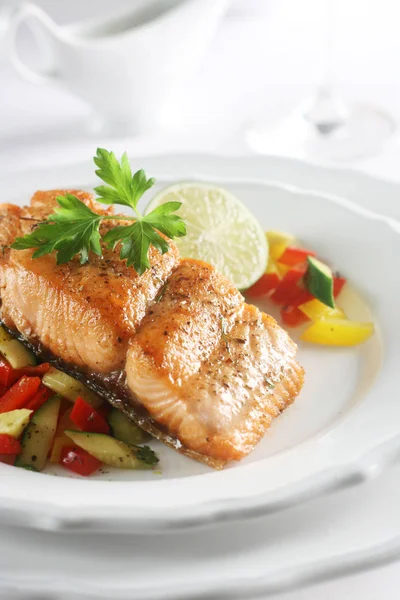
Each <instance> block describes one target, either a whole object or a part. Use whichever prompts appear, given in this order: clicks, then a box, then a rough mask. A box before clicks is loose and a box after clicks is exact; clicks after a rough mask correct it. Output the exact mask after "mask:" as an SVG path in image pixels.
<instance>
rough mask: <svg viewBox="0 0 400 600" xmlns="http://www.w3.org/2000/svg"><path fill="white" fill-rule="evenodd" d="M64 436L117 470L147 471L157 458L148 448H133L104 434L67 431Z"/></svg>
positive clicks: (156, 461) (155, 462)
mask: <svg viewBox="0 0 400 600" xmlns="http://www.w3.org/2000/svg"><path fill="white" fill-rule="evenodd" d="M65 433H66V435H67V436H68V437H69V438H71V440H72V441H73V442H74V444H76V445H77V446H79V447H80V448H83V450H86V452H88V453H89V454H91V455H92V456H94V457H95V458H97V459H98V460H100V461H101V462H102V463H104V464H105V465H108V466H110V467H116V468H117V469H149V468H151V467H152V466H153V465H155V464H157V463H158V458H157V456H156V455H155V454H154V452H153V451H152V450H151V449H150V448H149V447H148V446H144V447H143V448H135V447H132V446H129V445H128V444H124V442H120V441H119V440H116V439H115V438H112V437H111V436H109V435H105V434H104V433H85V432H83V431H72V430H71V429H67V430H66V431H65Z"/></svg>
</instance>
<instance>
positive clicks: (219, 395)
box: [126, 260, 304, 462]
mask: <svg viewBox="0 0 400 600" xmlns="http://www.w3.org/2000/svg"><path fill="white" fill-rule="evenodd" d="M296 351H297V347H296V345H295V344H294V342H293V341H292V340H291V339H290V338H289V336H288V335H287V333H286V332H285V331H283V329H281V328H280V327H279V326H278V324H277V323H276V322H275V321H274V319H272V318H271V317H269V316H267V315H265V314H263V313H261V312H260V311H259V310H258V309H257V308H256V307H254V306H249V305H247V304H245V303H244V301H243V298H242V296H241V295H240V294H239V292H237V291H236V290H235V289H234V288H233V286H232V284H230V282H229V281H228V280H227V279H226V278H225V277H223V276H222V275H220V274H219V273H218V272H217V271H216V270H215V269H214V268H213V267H211V266H210V265H206V264H205V263H201V262H200V261H194V260H184V261H182V262H181V264H180V265H179V267H177V269H176V270H175V272H174V273H173V274H172V276H171V278H170V280H169V282H168V283H167V285H166V288H165V291H164V295H163V297H162V299H161V300H160V302H159V303H157V304H155V305H154V306H152V307H151V309H150V310H149V312H148V313H147V315H146V317H145V318H144V320H143V322H142V325H141V328H140V330H139V332H138V334H137V335H136V336H135V337H134V338H132V340H131V342H130V346H129V350H128V355H127V362H126V374H127V383H128V386H129V388H130V389H131V390H132V392H133V393H134V394H135V396H137V397H138V398H140V401H141V402H142V404H143V405H144V406H145V407H146V409H147V410H148V412H149V413H150V415H151V416H152V418H153V419H154V420H155V421H156V422H157V423H158V424H160V425H162V426H164V427H165V428H167V430H168V432H169V434H170V435H172V436H173V437H176V438H177V439H178V440H180V442H181V443H182V444H183V445H184V446H185V447H186V448H188V449H190V450H192V451H194V452H197V453H199V454H201V455H205V456H211V457H213V458H215V459H218V460H220V461H223V462H226V461H230V460H240V459H241V458H243V457H244V456H246V455H247V454H248V453H249V452H250V451H251V450H252V449H253V448H254V446H255V445H256V444H257V442H258V441H259V440H260V438H261V437H262V436H263V435H264V433H265V431H266V429H267V428H268V427H269V425H270V423H271V421H272V419H273V418H274V417H276V416H278V415H279V413H280V412H281V411H282V410H284V409H285V408H286V407H287V406H288V405H289V404H291V403H292V402H293V400H294V399H295V397H296V396H297V394H298V393H299V391H300V390H301V387H302V385H303V377H304V372H303V369H302V367H300V366H299V365H298V364H297V362H296V360H295V354H296Z"/></svg>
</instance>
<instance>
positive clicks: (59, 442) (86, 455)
mask: <svg viewBox="0 0 400 600" xmlns="http://www.w3.org/2000/svg"><path fill="white" fill-rule="evenodd" d="M35 362H36V360H35V357H34V355H33V354H32V353H31V352H30V351H29V350H27V349H26V348H25V347H24V346H23V344H21V343H20V342H19V341H18V340H16V339H14V338H13V337H12V336H11V335H10V334H9V333H8V332H7V331H6V330H5V329H4V328H3V327H0V462H3V463H7V464H9V465H15V466H18V467H23V468H25V469H29V470H32V471H42V470H43V469H44V467H45V466H46V463H47V461H48V460H50V462H52V463H59V464H60V465H62V466H63V467H65V468H66V469H68V470H70V471H72V472H74V473H77V474H79V475H84V476H85V475H92V474H93V473H94V472H95V471H97V470H98V469H99V468H100V467H101V466H102V465H108V466H112V467H117V468H122V469H143V468H151V467H152V466H154V465H155V464H157V463H158V458H157V456H156V455H155V454H154V452H153V450H151V448H149V446H141V445H140V444H142V443H143V442H145V441H146V439H147V437H148V436H147V434H146V433H145V432H144V431H143V430H142V429H140V428H139V427H138V426H137V425H135V424H134V423H132V422H131V421H130V420H129V419H128V418H127V417H126V416H125V415H124V414H123V413H121V412H120V411H118V410H116V409H115V408H111V407H109V406H108V405H107V404H106V403H104V402H103V401H102V399H101V398H99V397H98V396H96V394H94V393H93V392H92V391H91V390H89V388H87V387H86V386H85V385H84V384H82V383H81V382H79V381H77V380H76V379H74V378H73V377H71V376H69V375H67V374H66V373H63V372H62V371H59V370H57V369H55V368H54V367H52V366H50V364H49V363H42V364H39V365H36V364H35Z"/></svg>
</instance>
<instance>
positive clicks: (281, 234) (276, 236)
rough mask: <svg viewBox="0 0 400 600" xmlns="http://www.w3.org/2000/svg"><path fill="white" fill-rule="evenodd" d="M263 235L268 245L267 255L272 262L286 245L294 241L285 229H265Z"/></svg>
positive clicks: (278, 256)
mask: <svg viewBox="0 0 400 600" xmlns="http://www.w3.org/2000/svg"><path fill="white" fill-rule="evenodd" d="M265 235H266V237H267V242H268V246H269V256H270V259H271V260H272V261H274V262H276V261H277V260H278V259H279V258H280V257H281V256H282V254H283V253H284V252H285V250H286V248H287V246H289V244H293V243H294V241H295V239H294V237H293V236H292V235H290V233H286V232H285V231H267V232H266V234H265Z"/></svg>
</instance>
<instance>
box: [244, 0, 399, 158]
mask: <svg viewBox="0 0 400 600" xmlns="http://www.w3.org/2000/svg"><path fill="white" fill-rule="evenodd" d="M324 20H325V36H324V37H325V49H324V58H325V66H324V82H323V83H322V84H321V85H320V87H319V89H318V90H317V91H316V93H315V94H314V95H313V96H312V97H311V98H307V99H306V100H304V102H302V104H301V105H300V106H299V107H298V108H297V109H296V110H295V111H293V112H292V113H291V114H289V115H288V116H286V117H285V118H284V119H283V120H281V121H280V122H277V123H274V124H271V123H269V122H268V120H265V121H264V122H258V123H256V124H255V125H254V126H253V127H251V128H250V129H249V130H248V131H247V134H246V137H247V141H248V144H249V145H250V147H251V148H252V149H253V150H255V151H256V152H259V153H263V154H283V155H292V156H297V157H311V158H316V159H319V160H320V161H327V160H333V161H346V160H355V159H357V158H361V157H363V156H367V155H370V154H374V153H376V152H378V151H379V150H380V148H381V147H382V145H383V143H384V142H385V141H386V140H387V139H388V138H389V137H390V136H391V135H392V134H393V133H394V131H395V129H396V124H395V121H394V120H393V119H392V118H391V116H390V115H388V114H386V113H385V112H384V111H383V110H380V109H379V108H375V107H373V106H369V105H363V104H357V105H353V106H351V105H348V104H347V103H346V102H345V100H344V99H343V98H342V97H341V96H340V95H339V94H337V93H336V91H335V88H334V85H333V83H332V81H333V77H332V47H333V39H332V38H333V33H334V26H335V1H334V0H325V5H324Z"/></svg>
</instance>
